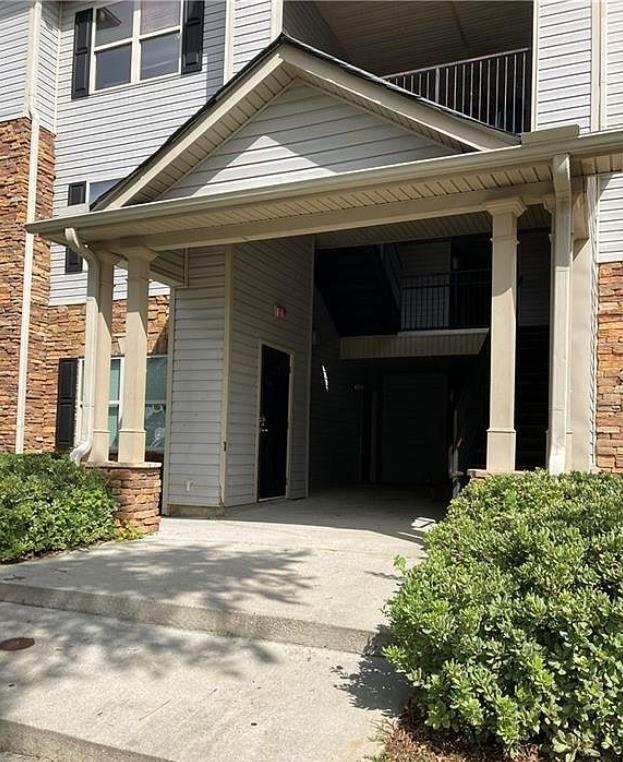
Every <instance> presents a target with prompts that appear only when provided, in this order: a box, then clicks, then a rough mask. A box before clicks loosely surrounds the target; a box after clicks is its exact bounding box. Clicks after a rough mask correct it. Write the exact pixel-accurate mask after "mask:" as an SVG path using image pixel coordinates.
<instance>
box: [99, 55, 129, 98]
mask: <svg viewBox="0 0 623 762" xmlns="http://www.w3.org/2000/svg"><path fill="white" fill-rule="evenodd" d="M131 66H132V46H131V45H121V46H120V47H118V48H111V49H110V50H102V51H100V52H99V53H96V54H95V89H96V90H104V89H105V88H107V87H114V86H115V85H125V84H127V83H128V82H129V81H130V70H131Z"/></svg>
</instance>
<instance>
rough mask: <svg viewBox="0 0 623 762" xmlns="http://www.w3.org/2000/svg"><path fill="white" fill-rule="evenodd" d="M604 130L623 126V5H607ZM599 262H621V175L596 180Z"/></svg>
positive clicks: (622, 242) (622, 233)
mask: <svg viewBox="0 0 623 762" xmlns="http://www.w3.org/2000/svg"><path fill="white" fill-rule="evenodd" d="M605 76H606V87H605V93H604V97H605V109H604V111H605V114H604V116H605V124H604V128H605V129H609V130H612V129H620V128H621V127H623V4H621V3H619V2H613V1H611V2H609V3H608V4H607V5H606V73H605ZM597 182H598V187H599V192H600V195H599V202H598V210H599V211H598V217H597V218H598V230H599V236H598V252H597V258H598V261H599V262H618V261H621V260H623V230H622V228H621V219H623V175H622V174H616V175H609V176H602V177H600V178H598V180H597Z"/></svg>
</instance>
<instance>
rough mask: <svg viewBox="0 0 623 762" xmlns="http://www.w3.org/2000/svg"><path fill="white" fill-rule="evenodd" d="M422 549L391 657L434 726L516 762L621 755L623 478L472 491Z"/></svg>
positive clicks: (401, 595) (396, 602)
mask: <svg viewBox="0 0 623 762" xmlns="http://www.w3.org/2000/svg"><path fill="white" fill-rule="evenodd" d="M426 550H427V559H426V560H425V561H424V562H423V563H422V564H421V565H419V566H416V567H415V568H413V569H410V570H408V571H407V570H406V569H403V570H404V571H405V577H404V580H403V583H402V586H401V589H400V590H399V592H398V593H397V594H396V596H395V597H394V598H393V599H392V600H391V601H390V602H389V604H388V613H389V618H390V621H391V626H392V630H393V635H394V644H393V645H392V646H390V647H389V648H388V649H387V655H388V657H389V658H390V660H391V661H392V663H393V664H394V665H395V666H396V667H397V668H398V669H399V670H401V671H403V672H404V673H405V674H406V676H407V678H408V679H409V680H410V682H411V683H412V684H413V686H414V688H415V700H416V702H417V705H418V707H419V708H420V710H421V712H422V714H423V716H424V719H425V721H426V722H427V723H428V724H429V725H431V726H432V727H433V728H437V729H443V730H447V731H453V732H458V733H460V734H462V735H464V736H465V737H467V738H469V739H473V740H475V741H484V742H499V743H500V744H501V745H502V746H503V748H504V749H505V751H506V752H508V753H510V754H511V755H512V754H514V753H515V752H516V751H517V749H518V748H519V746H520V745H521V744H522V743H524V742H533V743H538V744H541V748H542V750H543V752H544V753H545V754H547V755H548V756H552V757H554V758H556V759H561V760H566V761H570V760H574V759H583V758H595V759H603V760H621V759H623V480H622V479H620V478H617V477H612V476H606V475H588V474H569V475H565V476H561V477H552V476H549V475H548V474H547V473H545V472H542V471H539V472H534V473H529V474H525V475H521V476H498V477H495V478H491V479H487V480H485V481H473V482H472V483H471V484H470V485H469V486H468V487H467V489H465V490H464V491H463V492H462V493H461V495H460V496H459V497H458V498H457V499H455V500H454V501H453V502H452V504H451V506H450V509H449V513H448V517H447V519H446V520H445V521H443V522H441V523H440V524H439V526H438V527H436V528H435V529H434V530H433V531H432V532H431V533H430V535H429V536H428V537H427V540H426ZM399 566H403V567H404V563H403V564H400V563H399Z"/></svg>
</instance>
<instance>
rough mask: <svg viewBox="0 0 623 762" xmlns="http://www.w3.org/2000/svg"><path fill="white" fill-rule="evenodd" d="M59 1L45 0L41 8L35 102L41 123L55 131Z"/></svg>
mask: <svg viewBox="0 0 623 762" xmlns="http://www.w3.org/2000/svg"><path fill="white" fill-rule="evenodd" d="M59 22H60V3H58V2H52V0H47V2H44V3H43V5H42V8H41V43H40V53H39V82H38V87H39V90H38V93H37V103H38V107H39V115H40V117H41V124H42V125H43V126H44V127H45V128H46V129H48V130H50V131H51V132H56V95H57V73H58V56H59V46H60V29H59Z"/></svg>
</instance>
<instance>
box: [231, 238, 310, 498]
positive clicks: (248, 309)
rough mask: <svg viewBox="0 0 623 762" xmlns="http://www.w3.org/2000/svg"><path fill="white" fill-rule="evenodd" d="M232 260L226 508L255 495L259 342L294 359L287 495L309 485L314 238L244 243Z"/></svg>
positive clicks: (298, 493) (295, 494) (301, 491)
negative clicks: (278, 315) (282, 312)
mask: <svg viewBox="0 0 623 762" xmlns="http://www.w3.org/2000/svg"><path fill="white" fill-rule="evenodd" d="M233 257H234V259H233V310H232V318H231V349H230V352H231V354H230V372H229V431H228V437H227V441H228V444H227V503H228V505H236V504H243V503H249V502H253V501H254V500H255V498H256V469H257V448H256V445H257V421H258V414H259V411H258V399H259V398H258V393H259V389H258V384H259V358H260V345H261V343H262V342H265V343H267V344H273V345H275V346H276V347H277V348H279V349H282V350H284V351H288V352H292V353H293V354H294V371H293V375H292V378H291V384H292V407H291V410H292V418H291V421H290V473H289V497H302V496H304V495H305V492H306V485H307V448H308V416H309V406H308V388H309V385H308V380H309V359H310V358H309V344H310V332H311V308H312V305H311V299H312V293H311V289H312V269H313V244H312V240H311V238H291V239H283V240H278V241H261V242H257V243H249V244H244V245H240V246H236V247H235V248H234V253H233ZM275 304H279V305H283V306H284V307H285V308H286V311H287V314H286V318H285V320H276V319H275V317H274V307H275Z"/></svg>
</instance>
